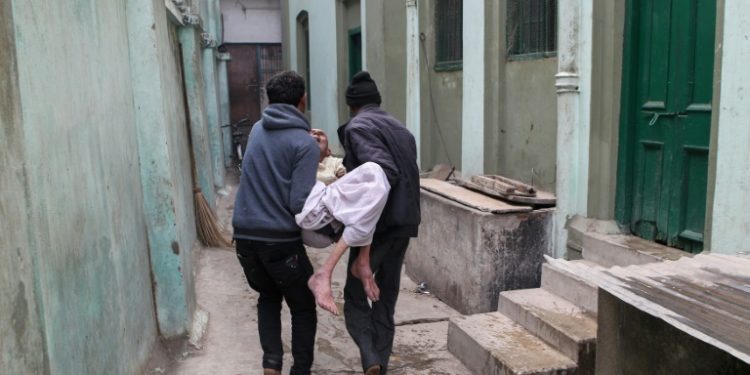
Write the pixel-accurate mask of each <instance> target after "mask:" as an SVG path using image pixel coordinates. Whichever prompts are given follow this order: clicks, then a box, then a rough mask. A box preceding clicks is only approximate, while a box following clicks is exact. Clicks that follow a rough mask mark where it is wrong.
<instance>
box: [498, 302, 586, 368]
mask: <svg viewBox="0 0 750 375" xmlns="http://www.w3.org/2000/svg"><path fill="white" fill-rule="evenodd" d="M498 306H499V311H500V312H501V313H503V314H504V315H505V316H507V317H508V318H510V319H512V320H513V321H515V322H516V323H518V324H519V325H521V326H522V327H524V328H525V329H526V330H528V331H529V332H531V333H533V334H535V335H536V336H537V337H539V338H540V339H542V340H544V341H545V342H546V343H547V344H549V345H550V346H552V347H553V348H555V349H556V350H558V351H559V352H560V353H562V354H564V355H565V356H567V357H568V358H570V359H572V360H573V361H575V362H576V363H577V364H578V367H579V371H578V373H579V374H590V373H591V374H592V373H593V366H594V360H595V357H594V350H595V348H596V318H594V317H592V316H591V315H589V314H587V313H586V312H585V311H584V310H583V309H581V308H580V307H578V306H576V305H574V304H572V303H570V302H568V301H566V300H564V299H562V298H560V297H558V296H556V295H554V294H552V293H550V292H548V291H546V290H544V289H539V288H537V289H525V290H513V291H507V292H502V293H500V301H499V302H498Z"/></svg>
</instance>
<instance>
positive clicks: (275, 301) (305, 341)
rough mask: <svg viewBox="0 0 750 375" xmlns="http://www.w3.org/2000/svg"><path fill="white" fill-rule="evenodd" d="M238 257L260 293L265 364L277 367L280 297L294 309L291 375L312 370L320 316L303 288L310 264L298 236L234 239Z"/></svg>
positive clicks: (281, 352) (280, 350) (281, 353)
mask: <svg viewBox="0 0 750 375" xmlns="http://www.w3.org/2000/svg"><path fill="white" fill-rule="evenodd" d="M237 258H238V259H239V261H240V264H241V265H242V268H243V269H244V271H245V277H246V278H247V282H248V283H249V284H250V287H251V288H253V289H254V290H255V291H257V292H258V293H260V297H259V298H258V333H259V335H260V345H261V347H262V348H263V368H268V369H276V370H279V371H280V370H281V365H282V363H283V362H282V359H283V356H284V349H283V348H282V345H281V301H282V300H283V299H285V300H286V304H287V305H288V306H289V310H290V311H291V313H292V356H293V357H294V365H293V366H292V370H291V372H290V375H307V374H310V368H311V367H312V364H313V358H314V351H315V331H316V329H317V323H318V318H317V314H316V310H315V297H314V296H313V294H312V292H311V291H310V289H308V287H307V280H308V279H309V278H310V276H312V274H313V267H312V264H311V263H310V259H309V258H308V257H307V253H306V252H305V247H304V245H303V244H302V240H297V241H291V242H261V241H249V240H237Z"/></svg>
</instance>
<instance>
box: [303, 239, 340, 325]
mask: <svg viewBox="0 0 750 375" xmlns="http://www.w3.org/2000/svg"><path fill="white" fill-rule="evenodd" d="M348 249H349V245H347V244H346V242H344V240H343V239H341V240H339V242H337V243H336V246H335V247H334V248H333V252H331V254H330V255H328V258H327V259H326V262H325V263H324V264H323V266H322V267H320V268H319V269H318V270H317V271H315V273H314V274H313V275H312V276H311V277H310V280H308V281H307V287H308V288H310V290H311V291H312V292H313V295H314V296H315V302H316V303H317V304H318V306H320V307H322V308H323V309H324V310H326V311H329V312H331V313H332V314H334V315H339V309H338V307H336V303H335V302H333V291H332V290H331V276H332V275H333V268H334V267H336V263H338V262H339V260H340V259H341V256H342V255H344V253H345V252H346V250H348Z"/></svg>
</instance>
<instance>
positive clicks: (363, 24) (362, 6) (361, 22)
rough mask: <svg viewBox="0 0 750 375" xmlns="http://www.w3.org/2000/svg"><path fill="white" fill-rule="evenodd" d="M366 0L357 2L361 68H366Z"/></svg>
mask: <svg viewBox="0 0 750 375" xmlns="http://www.w3.org/2000/svg"><path fill="white" fill-rule="evenodd" d="M366 3H367V0H362V1H361V2H360V4H359V25H360V29H359V31H360V35H361V37H360V39H361V43H362V70H367V4H366Z"/></svg>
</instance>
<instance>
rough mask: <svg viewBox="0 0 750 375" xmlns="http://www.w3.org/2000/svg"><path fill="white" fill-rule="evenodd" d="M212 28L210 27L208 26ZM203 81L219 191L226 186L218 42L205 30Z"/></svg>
mask: <svg viewBox="0 0 750 375" xmlns="http://www.w3.org/2000/svg"><path fill="white" fill-rule="evenodd" d="M208 29H209V30H210V29H211V28H210V27H209V28H208ZM201 38H202V40H201V45H202V47H203V82H204V84H205V85H204V87H203V88H204V90H205V96H206V114H207V115H208V140H209V146H210V148H211V165H212V166H213V177H214V186H215V187H216V190H217V192H219V193H220V192H221V191H222V190H223V188H224V151H223V150H222V148H223V147H222V141H221V126H220V124H219V96H218V93H217V85H216V56H215V54H216V47H217V46H218V42H217V41H216V38H215V37H214V35H212V34H211V33H208V32H205V31H204V32H203V34H202V35H201Z"/></svg>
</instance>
